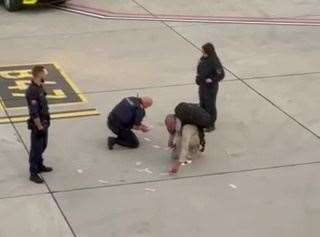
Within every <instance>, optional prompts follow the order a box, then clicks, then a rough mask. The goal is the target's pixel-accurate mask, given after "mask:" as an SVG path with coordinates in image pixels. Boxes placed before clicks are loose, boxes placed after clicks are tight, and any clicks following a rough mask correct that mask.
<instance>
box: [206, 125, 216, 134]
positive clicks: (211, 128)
mask: <svg viewBox="0 0 320 237" xmlns="http://www.w3.org/2000/svg"><path fill="white" fill-rule="evenodd" d="M214 130H216V126H215V125H213V126H211V127H209V128H206V129H205V130H204V131H205V132H212V131H214Z"/></svg>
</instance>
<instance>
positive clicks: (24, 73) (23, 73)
mask: <svg viewBox="0 0 320 237" xmlns="http://www.w3.org/2000/svg"><path fill="white" fill-rule="evenodd" d="M0 76H1V77H3V78H5V79H15V80H16V79H22V78H28V77H31V76H32V74H31V70H30V69H28V70H8V71H0Z"/></svg>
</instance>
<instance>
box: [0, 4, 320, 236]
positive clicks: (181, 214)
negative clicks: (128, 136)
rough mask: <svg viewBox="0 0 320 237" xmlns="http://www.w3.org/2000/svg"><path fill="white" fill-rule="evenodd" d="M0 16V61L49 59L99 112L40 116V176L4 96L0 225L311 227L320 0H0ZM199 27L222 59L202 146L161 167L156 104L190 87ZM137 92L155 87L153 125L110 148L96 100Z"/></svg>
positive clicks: (307, 232) (183, 230) (68, 231)
mask: <svg viewBox="0 0 320 237" xmlns="http://www.w3.org/2000/svg"><path fill="white" fill-rule="evenodd" d="M0 30H1V34H0V52H1V57H0V69H1V67H8V66H9V67H10V66H12V65H32V64H37V63H45V64H53V63H56V64H58V65H59V66H60V67H61V68H62V70H63V71H64V73H65V75H67V77H68V78H69V79H70V80H71V81H72V82H73V83H74V84H75V85H76V86H77V88H79V91H78V90H76V92H75V93H79V94H81V96H84V97H85V98H86V102H87V103H88V105H87V107H88V108H89V107H90V108H94V109H96V111H98V112H99V115H96V116H80V117H76V118H75V117H73V116H70V117H71V118H64V119H58V120H54V121H53V122H52V127H51V129H50V138H49V147H48V149H47V151H46V153H45V157H46V164H47V165H50V166H53V167H54V172H53V173H50V174H46V175H44V178H45V181H46V183H45V184H44V185H36V184H33V183H31V182H29V180H28V163H27V160H28V149H29V142H30V139H29V136H30V134H29V131H28V130H27V127H26V124H25V123H15V122H14V119H13V118H14V116H15V115H16V110H15V109H14V108H4V107H3V103H2V108H1V109H0V117H4V118H6V119H7V120H8V122H7V123H3V124H0V166H1V172H0V217H1V222H0V237H20V236H24V237H29V236H30V237H31V236H32V237H43V236H46V237H58V236H59V237H100V236H101V237H102V236H103V237H105V236H110V237H111V236H112V237H124V236H130V237H134V236H139V237H140V236H141V237H142V236H145V237H163V236H169V237H171V236H172V237H176V236H185V237H194V236H201V237H207V236H223V237H224V236H225V237H233V236H234V237H251V236H252V237H256V236H259V237H270V236H272V237H301V236H307V237H318V236H319V235H320V227H319V220H320V202H319V199H320V183H319V180H320V156H319V154H320V110H319V105H320V93H319V91H320V67H319V66H320V63H319V62H320V44H319V39H320V5H319V2H318V0H305V1H290V0H282V1H281V2H279V1H276V0H270V1H263V0H255V1H253V0H248V1H240V0H229V1H213V0H202V1H196V0H174V1H173V0H172V1H163V0H154V1H146V0H118V1H111V0H91V1H85V0H71V1H69V2H68V3H67V5H65V6H61V7H59V8H54V7H40V8H32V9H25V10H23V11H20V12H16V13H8V12H6V11H5V10H4V9H3V8H0ZM208 41H211V42H213V43H214V44H215V47H216V49H217V53H218V55H219V57H220V59H221V61H222V63H223V65H224V66H225V69H226V78H225V80H224V81H223V82H222V83H221V84H220V91H219V96H218V112H219V114H218V122H217V125H216V126H217V129H216V131H214V132H213V133H210V134H208V135H207V150H206V152H205V153H204V154H203V155H202V157H200V158H198V159H196V160H194V162H193V163H192V164H190V165H187V166H184V167H182V169H181V171H180V173H179V174H178V175H177V176H169V175H168V170H169V168H170V166H171V165H172V162H173V161H172V160H171V158H170V153H169V151H168V150H167V149H166V144H167V134H166V130H165V127H164V124H163V120H164V117H165V116H166V114H168V113H171V112H172V111H173V109H174V107H175V105H176V104H177V103H179V102H181V101H190V102H197V101H198V95H197V86H196V85H195V84H194V77H195V68H196V64H197V61H198V59H199V57H200V55H201V53H200V51H199V47H201V45H202V44H203V43H205V42H208ZM0 73H1V70H0ZM0 75H1V74H0ZM0 78H1V77H0ZM49 78H50V76H49ZM3 85H4V84H0V86H3ZM2 89H3V88H1V90H2ZM1 90H0V91H1ZM137 94H139V95H150V96H152V97H153V98H154V100H155V104H154V106H153V107H152V108H151V109H150V110H148V111H147V117H146V121H147V123H148V124H150V125H152V126H153V129H152V131H151V132H149V133H147V134H141V133H138V136H139V138H140V141H141V143H142V144H141V148H139V149H137V150H126V149H122V148H118V149H116V150H114V151H109V150H107V148H106V142H107V140H106V138H107V136H108V135H110V134H111V133H110V131H108V130H107V128H106V114H107V113H108V112H109V111H110V110H111V109H112V108H113V106H114V105H115V104H116V103H117V102H118V101H120V100H121V98H123V97H125V96H135V95H137ZM0 96H1V97H2V100H6V99H7V98H3V95H0ZM16 99H17V100H18V99H19V98H16ZM68 106H69V105H68V104H66V105H64V106H62V107H59V108H60V109H61V110H66V111H69V110H68V108H70V107H68ZM81 106H82V105H81ZM52 107H53V108H55V107H54V105H53V104H52ZM87 107H86V108H87ZM72 109H74V107H72ZM79 109H83V107H81V108H80V107H79ZM10 121H11V123H10Z"/></svg>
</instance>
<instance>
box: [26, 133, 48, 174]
mask: <svg viewBox="0 0 320 237" xmlns="http://www.w3.org/2000/svg"><path fill="white" fill-rule="evenodd" d="M47 145H48V129H44V130H43V133H42V134H40V133H39V131H38V130H37V129H36V128H33V129H31V149H30V156H29V163H30V173H32V174H36V173H38V172H39V169H40V168H41V167H42V166H43V157H42V154H43V152H44V151H45V150H46V148H47Z"/></svg>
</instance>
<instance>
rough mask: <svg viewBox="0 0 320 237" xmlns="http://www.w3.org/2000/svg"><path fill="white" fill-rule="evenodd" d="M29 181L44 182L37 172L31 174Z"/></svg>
mask: <svg viewBox="0 0 320 237" xmlns="http://www.w3.org/2000/svg"><path fill="white" fill-rule="evenodd" d="M30 181H32V182H34V183H37V184H41V183H43V182H44V180H43V179H42V178H41V177H40V176H39V175H38V174H31V175H30Z"/></svg>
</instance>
